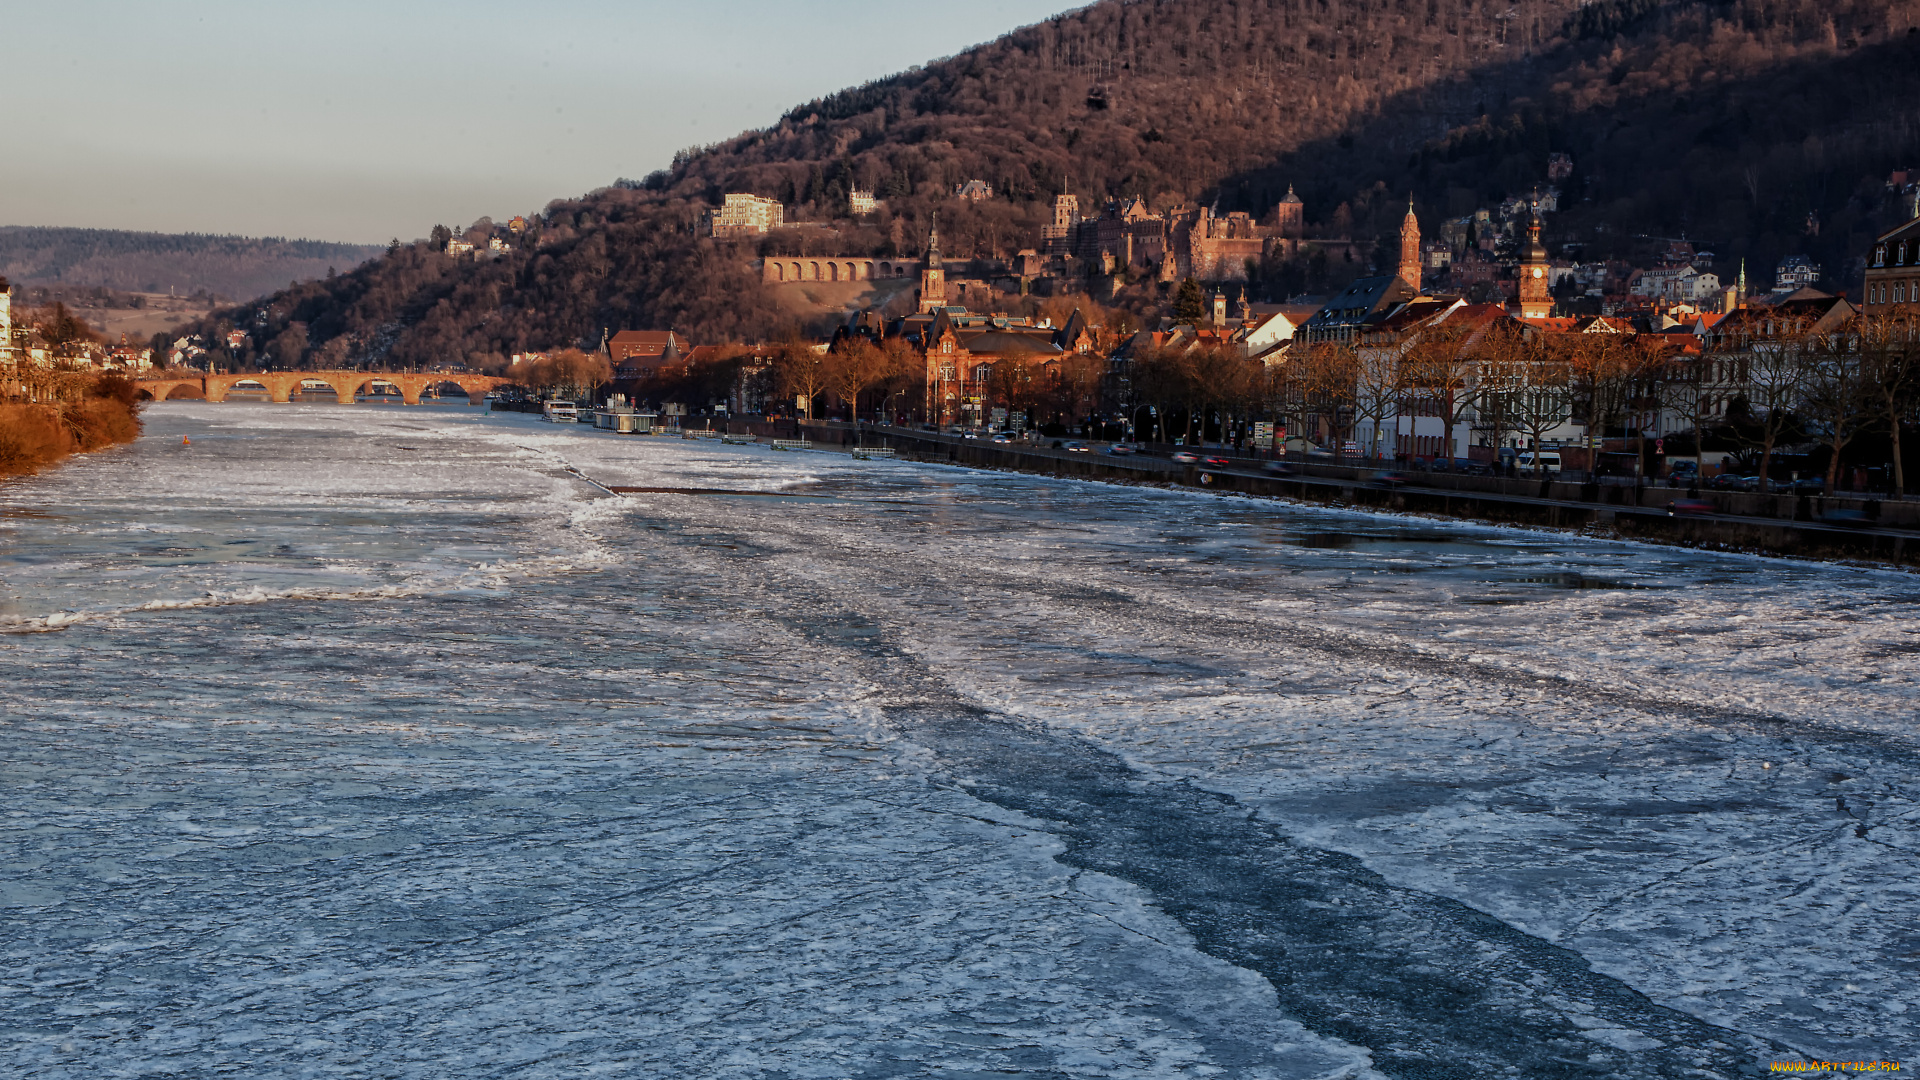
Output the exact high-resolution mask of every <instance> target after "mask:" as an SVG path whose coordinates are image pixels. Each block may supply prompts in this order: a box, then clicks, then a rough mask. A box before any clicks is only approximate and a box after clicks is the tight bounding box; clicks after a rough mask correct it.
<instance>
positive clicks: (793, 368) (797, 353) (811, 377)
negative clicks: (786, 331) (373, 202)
mask: <svg viewBox="0 0 1920 1080" xmlns="http://www.w3.org/2000/svg"><path fill="white" fill-rule="evenodd" d="M773 369H774V382H775V385H777V386H778V387H779V388H780V390H781V392H782V393H787V394H792V395H793V397H794V407H795V409H796V410H797V411H798V412H799V413H800V414H801V415H802V416H805V417H806V418H808V419H812V418H813V401H814V399H815V398H817V397H819V396H820V395H821V394H823V393H825V392H826V389H827V358H826V354H825V352H823V351H820V350H816V349H815V348H814V347H813V344H812V343H811V342H809V341H807V340H806V339H805V338H802V337H801V336H800V335H798V334H793V335H790V336H788V338H787V339H786V340H785V341H783V342H781V343H780V345H779V347H778V349H777V350H776V351H775V353H774V359H773Z"/></svg>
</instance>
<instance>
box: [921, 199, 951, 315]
mask: <svg viewBox="0 0 1920 1080" xmlns="http://www.w3.org/2000/svg"><path fill="white" fill-rule="evenodd" d="M946 306H947V272H946V271H945V270H942V269H941V268H940V216H939V215H938V214H936V215H934V218H933V228H932V230H931V231H929V232H928V233H927V261H926V265H924V266H922V267H921V268H920V313H921V314H922V315H926V314H930V313H932V312H935V311H939V310H940V309H941V308H944V307H946Z"/></svg>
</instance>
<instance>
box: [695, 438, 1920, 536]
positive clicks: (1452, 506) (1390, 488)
mask: <svg viewBox="0 0 1920 1080" xmlns="http://www.w3.org/2000/svg"><path fill="white" fill-rule="evenodd" d="M732 426H733V427H734V428H736V429H738V430H739V432H740V433H742V434H746V433H749V428H753V429H756V430H752V431H751V434H754V435H759V436H762V437H779V438H791V437H793V436H794V435H795V434H800V435H803V436H804V437H806V438H808V439H810V440H812V442H813V443H814V445H815V446H817V447H822V448H829V447H834V446H841V445H845V446H851V445H853V444H854V442H855V440H856V437H857V439H858V441H859V442H861V443H863V444H865V445H868V446H890V447H892V448H893V449H895V450H896V451H898V452H899V453H900V454H901V456H903V457H913V458H916V459H919V460H934V461H949V462H952V463H954V464H957V465H971V466H976V467H980V468H992V469H1010V470H1016V471H1020V472H1032V473H1042V474H1046V475H1051V476H1073V477H1084V478H1087V479H1098V480H1110V481H1117V482H1123V483H1152V484H1166V485H1172V486H1182V487H1194V488H1200V489H1204V490H1209V491H1232V492H1240V493H1243V494H1248V495H1265V496H1276V497H1280V498H1286V499H1292V500H1295V501H1299V502H1311V503H1318V504H1321V505H1326V506H1341V507H1350V508H1353V509H1371V510H1391V511H1401V512H1408V513H1418V514H1432V515H1435V516H1440V517H1455V518H1463V519H1469V520H1476V521H1492V522H1511V523H1515V524H1523V525H1536V526H1545V527H1548V528H1560V529H1569V530H1587V531H1593V530H1604V531H1605V532H1606V533H1608V534H1611V535H1615V536H1620V537H1622V538H1628V539H1635V540H1646V541H1651V542H1655V543H1669V544H1678V545H1683V546H1687V547H1700V548H1709V549H1715V550H1728V551H1748V552H1756V553H1764V554H1774V555H1790V556H1798V557H1803V558H1820V559H1861V560H1868V561H1873V562H1883V563H1891V564H1895V565H1914V564H1920V503H1916V502H1904V501H1892V500H1888V501H1881V500H1878V499H1871V498H1848V497H1836V498H1823V497H1819V496H1768V495H1756V494H1747V493H1742V492H1703V493H1702V494H1701V495H1700V497H1699V500H1698V501H1699V502H1702V503H1705V504H1706V505H1707V507H1710V508H1711V509H1707V508H1706V507H1701V508H1699V509H1700V511H1701V512H1697V513H1675V512H1673V511H1672V510H1670V509H1669V504H1670V503H1675V502H1678V501H1680V500H1682V499H1687V498H1688V496H1687V494H1686V492H1684V491H1682V490H1679V489H1674V488H1666V487H1635V486H1632V485H1613V484H1569V483H1548V484H1544V485H1543V484H1542V483H1541V482H1539V481H1537V480H1509V479H1505V478H1502V477H1492V476H1453V475H1446V474H1425V473H1411V474H1404V475H1406V477H1407V479H1406V481H1405V482H1402V483H1394V484H1391V485H1389V484H1383V483H1382V482H1381V481H1380V480H1379V475H1380V471H1379V470H1377V469H1364V468H1352V467H1343V466H1336V465H1296V466H1293V469H1294V472H1293V474H1292V475H1288V476H1273V475H1269V474H1267V473H1265V472H1264V471H1263V469H1262V465H1263V462H1261V461H1259V460H1257V459H1253V458H1238V459H1234V460H1233V461H1232V463H1231V464H1229V465H1228V466H1226V467H1224V468H1218V469H1200V468H1197V467H1195V466H1191V465H1182V464H1179V463H1177V462H1174V461H1171V460H1169V459H1168V458H1165V457H1157V456H1150V455H1134V456H1128V457H1114V456H1109V455H1107V454H1103V453H1074V452H1069V451H1066V450H1054V449H1050V448H1048V447H1044V446H1022V445H1019V444H1005V443H992V442H987V441H984V440H979V439H963V438H960V437H958V436H953V435H939V434H935V433H933V432H926V431H912V430H909V429H905V428H896V427H875V426H870V425H869V426H864V427H863V428H862V429H861V430H860V431H859V432H857V433H856V432H855V430H854V428H853V427H852V425H849V424H844V423H810V424H804V425H799V426H798V427H797V428H796V426H795V425H793V424H792V423H790V422H788V423H777V422H776V423H774V424H771V425H770V424H766V423H754V424H751V425H748V424H744V423H740V422H737V421H736V422H735V423H734V424H733V425H732ZM774 428H778V429H779V430H777V431H776V430H774ZM758 429H765V430H758ZM1219 452H1220V451H1208V453H1219ZM1848 514H1858V515H1860V516H1861V518H1862V520H1858V521H1854V522H1849V523H1836V522H1835V521H1834V519H1835V518H1836V517H1840V516H1843V515H1848Z"/></svg>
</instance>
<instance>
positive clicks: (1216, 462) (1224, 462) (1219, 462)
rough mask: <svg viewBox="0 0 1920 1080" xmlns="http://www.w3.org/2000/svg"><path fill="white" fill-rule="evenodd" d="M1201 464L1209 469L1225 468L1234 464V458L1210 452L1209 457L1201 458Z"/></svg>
mask: <svg viewBox="0 0 1920 1080" xmlns="http://www.w3.org/2000/svg"><path fill="white" fill-rule="evenodd" d="M1200 464H1202V465H1205V466H1206V467H1207V468H1209V469H1224V468H1226V467H1227V466H1229V465H1232V464H1233V459H1232V458H1223V457H1221V456H1219V455H1218V454H1210V455H1208V456H1207V457H1203V458H1201V459H1200Z"/></svg>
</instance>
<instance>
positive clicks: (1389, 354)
mask: <svg viewBox="0 0 1920 1080" xmlns="http://www.w3.org/2000/svg"><path fill="white" fill-rule="evenodd" d="M1353 370H1354V390H1353V414H1354V419H1355V421H1356V426H1358V421H1362V420H1370V421H1372V423H1373V438H1372V439H1371V440H1369V441H1368V444H1367V447H1366V456H1367V457H1368V458H1369V459H1376V458H1378V457H1379V456H1380V444H1381V442H1383V441H1384V432H1385V427H1386V422H1387V417H1389V416H1398V415H1399V409H1400V402H1401V401H1402V400H1404V398H1405V396H1406V390H1407V365H1406V363H1405V356H1404V353H1403V350H1402V345H1401V343H1400V342H1393V343H1390V344H1382V345H1373V346H1368V347H1363V348H1360V349H1358V350H1355V355H1354V363H1353Z"/></svg>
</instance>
